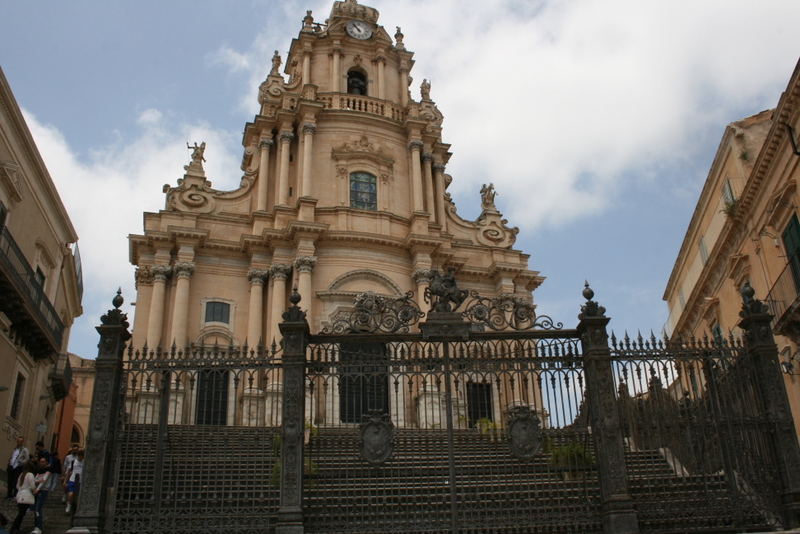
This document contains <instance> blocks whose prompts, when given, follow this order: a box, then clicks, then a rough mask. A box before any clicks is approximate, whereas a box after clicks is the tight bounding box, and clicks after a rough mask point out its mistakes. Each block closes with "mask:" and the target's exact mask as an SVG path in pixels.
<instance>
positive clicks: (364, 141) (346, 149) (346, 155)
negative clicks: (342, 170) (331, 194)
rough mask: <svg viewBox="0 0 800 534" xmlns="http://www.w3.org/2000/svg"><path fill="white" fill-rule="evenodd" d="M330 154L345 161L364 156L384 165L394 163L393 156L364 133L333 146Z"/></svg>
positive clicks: (338, 159)
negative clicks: (352, 139) (354, 138)
mask: <svg viewBox="0 0 800 534" xmlns="http://www.w3.org/2000/svg"><path fill="white" fill-rule="evenodd" d="M331 155H332V156H333V159H334V160H336V161H341V162H346V161H348V160H350V159H354V158H365V159H368V160H371V161H374V162H375V163H378V164H380V165H383V166H386V167H392V166H393V165H394V158H392V157H391V156H389V155H388V154H386V152H385V151H384V150H383V148H381V147H380V146H379V145H377V144H376V143H373V142H372V141H370V140H369V139H368V138H367V136H366V135H362V136H361V137H359V138H358V139H356V140H355V141H348V142H345V143H342V144H341V145H339V146H338V147H335V148H334V149H333V150H332V152H331Z"/></svg>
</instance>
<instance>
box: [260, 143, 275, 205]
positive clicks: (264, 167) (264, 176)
mask: <svg viewBox="0 0 800 534" xmlns="http://www.w3.org/2000/svg"><path fill="white" fill-rule="evenodd" d="M274 145H275V141H273V140H272V139H268V138H265V137H262V138H261V141H260V142H259V143H258V148H259V149H261V159H260V161H259V164H258V193H257V194H258V198H257V200H256V202H257V203H256V210H257V211H266V210H267V188H268V187H269V176H268V174H269V151H270V150H271V149H272V147H273V146H274Z"/></svg>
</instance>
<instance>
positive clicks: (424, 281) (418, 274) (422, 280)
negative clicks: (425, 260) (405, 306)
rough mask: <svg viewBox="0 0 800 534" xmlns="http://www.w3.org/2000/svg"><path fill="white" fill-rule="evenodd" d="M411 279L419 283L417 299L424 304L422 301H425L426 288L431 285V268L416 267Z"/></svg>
mask: <svg viewBox="0 0 800 534" xmlns="http://www.w3.org/2000/svg"><path fill="white" fill-rule="evenodd" d="M411 279H412V280H413V281H414V283H415V284H416V285H417V292H416V295H415V297H416V298H415V300H416V301H417V302H418V303H420V305H422V303H423V302H425V289H426V288H428V287H430V285H431V270H430V269H421V268H417V269H414V272H413V273H411ZM423 311H425V310H423Z"/></svg>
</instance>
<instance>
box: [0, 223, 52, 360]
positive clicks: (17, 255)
mask: <svg viewBox="0 0 800 534" xmlns="http://www.w3.org/2000/svg"><path fill="white" fill-rule="evenodd" d="M0 269H2V271H3V273H4V274H5V276H7V277H8V278H9V281H10V282H11V284H12V285H13V286H14V287H15V288H16V289H17V291H18V292H19V294H20V296H21V297H22V298H23V299H24V301H25V302H26V303H27V304H28V306H26V307H27V308H28V310H29V313H32V314H33V316H34V317H33V319H34V320H35V321H36V323H37V324H38V325H39V327H40V328H41V329H42V331H43V332H44V333H45V335H46V337H47V339H48V340H49V342H50V343H51V345H52V346H53V349H54V351H58V350H60V349H61V338H62V335H63V333H64V324H63V323H62V322H61V320H60V319H59V318H58V314H57V313H56V310H55V308H53V305H52V304H51V303H50V300H49V299H48V298H47V295H45V294H44V291H43V290H42V286H41V285H40V284H39V282H37V281H36V276H35V273H34V272H33V269H32V268H31V266H30V264H29V263H28V260H26V259H25V256H24V255H23V254H22V251H21V250H20V248H19V246H18V245H17V242H16V241H14V238H13V237H11V233H10V232H9V231H8V227H5V226H4V227H3V228H2V230H0Z"/></svg>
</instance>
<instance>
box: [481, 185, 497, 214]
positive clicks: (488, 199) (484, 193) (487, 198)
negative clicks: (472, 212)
mask: <svg viewBox="0 0 800 534" xmlns="http://www.w3.org/2000/svg"><path fill="white" fill-rule="evenodd" d="M496 196H497V192H496V191H495V190H494V184H489V185H488V186H487V185H486V184H483V187H481V207H482V208H483V209H484V210H496V209H497V208H496V207H495V205H494V197H496Z"/></svg>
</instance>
